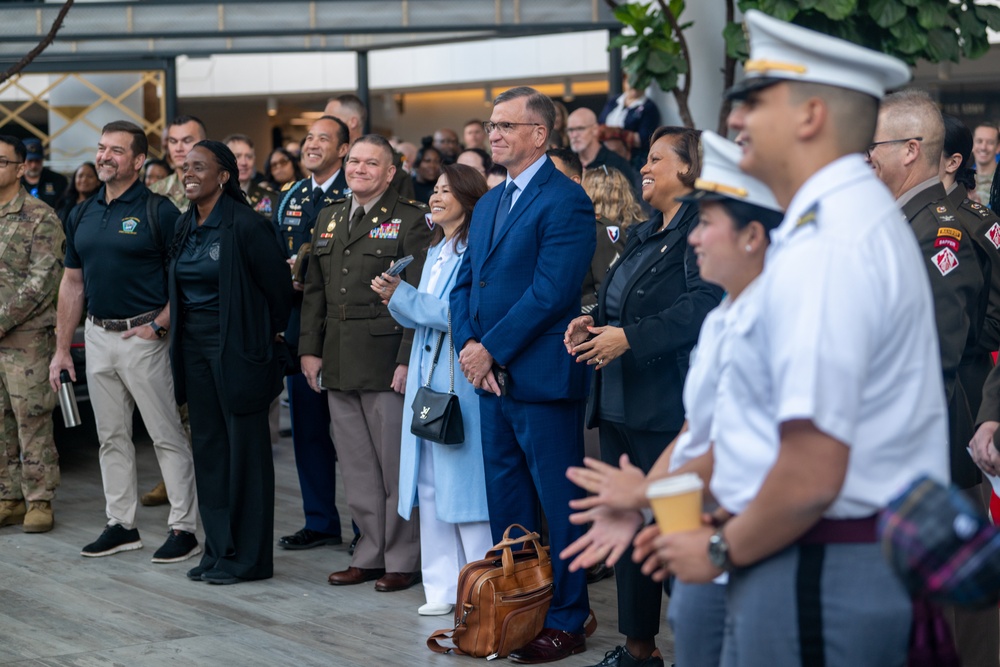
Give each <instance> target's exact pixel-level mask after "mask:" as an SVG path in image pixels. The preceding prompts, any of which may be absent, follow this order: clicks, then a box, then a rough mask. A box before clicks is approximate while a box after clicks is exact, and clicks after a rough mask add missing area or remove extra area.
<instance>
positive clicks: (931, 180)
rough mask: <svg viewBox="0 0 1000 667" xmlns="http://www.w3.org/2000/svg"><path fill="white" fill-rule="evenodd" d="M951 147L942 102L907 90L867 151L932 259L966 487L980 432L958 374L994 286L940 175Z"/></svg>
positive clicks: (955, 470) (960, 474) (972, 476)
mask: <svg viewBox="0 0 1000 667" xmlns="http://www.w3.org/2000/svg"><path fill="white" fill-rule="evenodd" d="M943 146H944V120H943V118H942V117H941V111H940V110H939V109H938V106H937V104H935V103H934V101H933V100H932V99H931V98H930V96H929V95H927V93H925V92H923V91H920V90H904V91H900V92H898V93H893V94H892V95H888V96H886V98H885V99H884V100H883V101H882V105H881V107H880V108H879V115H878V125H877V127H876V129H875V137H874V139H873V140H872V144H871V146H869V147H868V151H867V152H866V156H867V158H868V161H869V163H870V164H871V165H872V168H873V169H874V170H875V174H876V175H877V176H878V177H879V180H881V181H882V182H883V183H885V185H886V186H887V187H888V188H889V191H890V192H891V193H892V196H893V197H895V198H896V203H897V204H898V205H899V207H900V208H901V209H902V210H903V214H904V215H905V216H906V219H907V220H909V222H910V226H911V227H912V229H913V233H914V234H915V235H916V237H917V241H918V242H919V243H920V248H921V251H922V252H923V255H924V258H925V260H926V268H927V274H928V276H929V277H930V282H931V291H932V293H933V295H934V313H935V317H936V320H937V329H938V339H939V342H940V346H941V370H942V373H943V374H944V384H945V393H946V395H947V399H948V416H949V422H950V424H951V433H950V440H951V479H952V482H954V483H955V484H957V485H958V486H959V487H961V488H970V487H972V486H975V485H976V484H977V483H978V482H979V480H980V477H979V471H978V470H977V469H976V466H975V464H974V463H973V462H972V459H971V458H970V457H969V455H968V453H967V452H966V451H965V448H966V446H967V445H968V443H969V440H970V439H971V438H972V435H973V427H974V421H973V417H974V415H972V414H970V410H969V405H968V401H967V399H966V392H965V388H964V387H963V386H962V383H961V381H960V380H959V379H958V367H959V363H960V362H961V360H962V355H963V353H964V352H965V349H966V346H968V345H970V344H972V343H974V342H975V341H976V338H977V337H978V336H979V332H980V329H981V328H982V322H983V318H984V316H985V314H986V304H987V300H988V298H989V285H988V284H987V283H986V281H985V279H984V277H983V271H982V268H981V265H980V264H979V261H978V258H977V256H976V251H975V246H974V244H973V241H972V239H971V234H970V232H969V230H968V228H967V227H966V225H965V223H964V222H962V220H961V219H960V218H959V217H958V216H957V214H956V213H955V210H954V208H953V206H952V204H951V202H950V201H949V200H948V197H947V193H946V192H945V189H944V185H942V183H941V178H940V176H939V175H938V171H939V170H938V168H939V165H940V159H941V151H942V147H943Z"/></svg>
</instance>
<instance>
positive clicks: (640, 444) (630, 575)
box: [196, 419, 677, 639]
mask: <svg viewBox="0 0 1000 667" xmlns="http://www.w3.org/2000/svg"><path fill="white" fill-rule="evenodd" d="M599 428H600V430H601V459H602V460H603V461H604V462H605V463H608V464H611V465H614V466H617V465H618V459H620V458H621V455H622V454H628V458H629V460H630V461H632V464H633V465H635V466H638V467H639V468H642V471H643V472H649V469H650V468H652V467H653V464H654V463H655V462H656V459H657V458H659V456H660V454H662V453H663V450H664V449H666V448H667V445H669V444H670V443H671V441H673V439H674V438H675V437H677V431H672V432H662V431H634V430H632V429H629V428H626V427H625V424H622V423H620V422H613V421H607V420H604V419H602V420H600V423H599ZM196 463H197V461H196ZM641 567H642V565H641V564H639V563H633V562H632V547H631V546H629V548H628V549H627V550H626V551H625V553H623V554H622V556H621V558H619V559H618V562H617V563H616V564H615V579H616V580H617V583H618V632H620V633H621V634H623V635H625V636H626V637H635V638H636V639H651V638H652V637H655V636H656V634H657V633H658V632H659V631H660V601H661V599H662V597H663V587H662V586H661V585H660V584H658V583H656V582H655V581H653V580H652V579H650V578H649V577H647V576H646V575H644V574H643V573H642V572H641V571H640V568H641Z"/></svg>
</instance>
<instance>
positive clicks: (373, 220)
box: [372, 209, 385, 224]
mask: <svg viewBox="0 0 1000 667" xmlns="http://www.w3.org/2000/svg"><path fill="white" fill-rule="evenodd" d="M383 210H385V209H383ZM372 222H373V223H375V224H378V216H376V217H374V218H372Z"/></svg>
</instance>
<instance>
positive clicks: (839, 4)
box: [802, 0, 858, 21]
mask: <svg viewBox="0 0 1000 667" xmlns="http://www.w3.org/2000/svg"><path fill="white" fill-rule="evenodd" d="M815 7H816V11H818V12H820V13H822V14H823V15H824V16H826V17H827V18H831V19H833V20H834V21H843V20H844V19H846V18H847V17H848V16H850V15H851V14H853V13H854V12H855V11H857V9H858V0H819V1H818V2H816V3H815ZM802 8H803V9H806V7H804V6H803V7H802Z"/></svg>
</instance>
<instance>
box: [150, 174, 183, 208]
mask: <svg viewBox="0 0 1000 667" xmlns="http://www.w3.org/2000/svg"><path fill="white" fill-rule="evenodd" d="M149 191H150V192H155V193H156V194H158V195H163V196H164V197H166V198H167V199H169V200H170V203H171V204H173V205H174V206H176V207H177V210H178V211H180V212H181V213H184V212H185V211H187V210H188V206H190V205H191V201H190V200H189V199H188V198H187V196H186V195H185V194H184V184H183V183H181V179H180V177H178V176H177V172H173V173H171V174H170V175H169V176H167V177H166V178H164V179H161V180H159V181H157V182H156V183H153V184H152V185H150V186H149Z"/></svg>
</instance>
